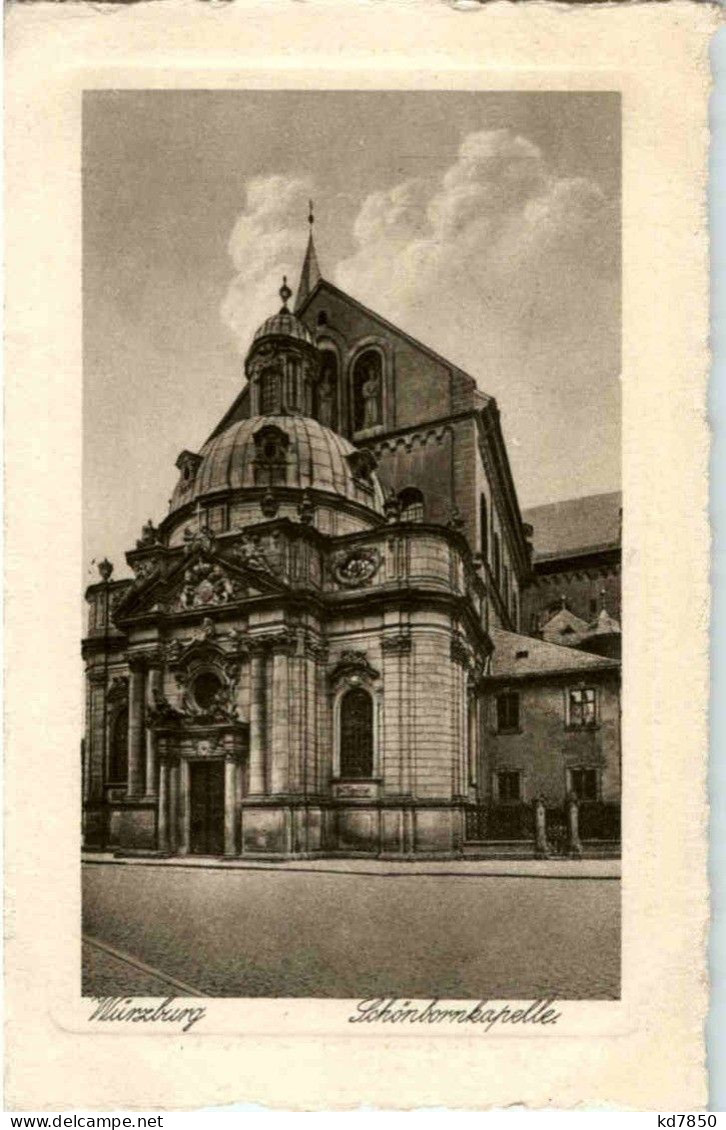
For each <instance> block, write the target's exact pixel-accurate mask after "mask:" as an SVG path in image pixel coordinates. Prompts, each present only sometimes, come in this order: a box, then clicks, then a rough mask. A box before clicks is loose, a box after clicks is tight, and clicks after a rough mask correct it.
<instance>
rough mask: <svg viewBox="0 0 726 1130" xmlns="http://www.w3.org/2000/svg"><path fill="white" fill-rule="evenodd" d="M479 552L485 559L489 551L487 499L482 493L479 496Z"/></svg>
mask: <svg viewBox="0 0 726 1130" xmlns="http://www.w3.org/2000/svg"><path fill="white" fill-rule="evenodd" d="M479 552H480V553H481V555H482V558H483V559H484V561H486V559H487V554H488V552H489V525H488V521H487V500H486V498H485V496H484V495H483V494H482V495H481V496H480V497H479Z"/></svg>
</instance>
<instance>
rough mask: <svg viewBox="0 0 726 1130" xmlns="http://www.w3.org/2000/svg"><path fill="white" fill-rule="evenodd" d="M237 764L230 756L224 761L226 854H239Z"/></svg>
mask: <svg viewBox="0 0 726 1130" xmlns="http://www.w3.org/2000/svg"><path fill="white" fill-rule="evenodd" d="M236 823H237V763H236V761H235V759H234V757H231V756H230V755H229V754H228V755H227V757H226V758H225V761H224V854H225V855H236V854H237V834H236V832H237V829H236Z"/></svg>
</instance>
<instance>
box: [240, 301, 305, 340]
mask: <svg viewBox="0 0 726 1130" xmlns="http://www.w3.org/2000/svg"><path fill="white" fill-rule="evenodd" d="M263 337H291V338H294V339H295V340H296V341H304V342H307V344H308V345H313V344H314V342H313V335H312V334H311V333H310V330H309V329H308V327H307V326H306V325H305V323H304V322H301V321H300V319H299V318H297V317H296V316H295V314H291V313H290V311H289V310H287V309H283V310H280V311H279V313H277V314H273V315H272V317H271V318H266V319H265V321H264V322H263V323H262V325H261V326H258V328H257V329H256V330H255V336H254V338H253V339H252V340H253V342H256V341H260V339H261V338H263Z"/></svg>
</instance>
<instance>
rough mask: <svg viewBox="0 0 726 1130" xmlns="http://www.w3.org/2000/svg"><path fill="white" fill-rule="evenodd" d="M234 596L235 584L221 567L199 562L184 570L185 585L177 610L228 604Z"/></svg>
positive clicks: (207, 562)
mask: <svg viewBox="0 0 726 1130" xmlns="http://www.w3.org/2000/svg"><path fill="white" fill-rule="evenodd" d="M234 596H235V584H234V583H233V582H232V581H231V580H230V579H229V577H228V576H227V575H226V573H225V572H224V570H223V569H221V568H220V567H219V565H213V564H212V563H211V562H210V561H198V562H197V563H196V564H194V565H190V566H189V568H188V569H185V570H184V585H183V588H182V590H181V593H180V595H179V599H178V602H177V608H178V609H187V608H205V607H207V606H209V605H219V604H228V603H229V601H230V600H231V599H232V598H233V597H234Z"/></svg>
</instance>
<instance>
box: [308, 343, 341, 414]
mask: <svg viewBox="0 0 726 1130" xmlns="http://www.w3.org/2000/svg"><path fill="white" fill-rule="evenodd" d="M313 416H314V417H315V419H316V420H319V421H320V423H321V424H323V425H324V427H326V428H332V429H333V431H334V432H337V430H338V358H337V356H336V354H335V353H333V351H332V350H331V349H326V350H324V351H323V356H322V360H321V362H320V377H319V378H318V382H317V384H316V385H315V386H314V388H313Z"/></svg>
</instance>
